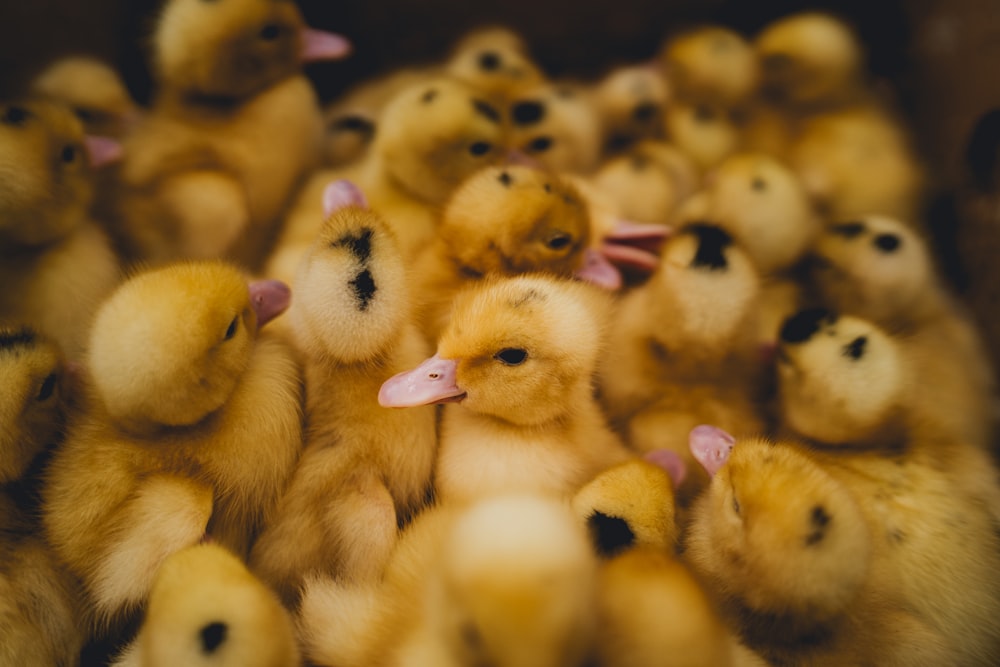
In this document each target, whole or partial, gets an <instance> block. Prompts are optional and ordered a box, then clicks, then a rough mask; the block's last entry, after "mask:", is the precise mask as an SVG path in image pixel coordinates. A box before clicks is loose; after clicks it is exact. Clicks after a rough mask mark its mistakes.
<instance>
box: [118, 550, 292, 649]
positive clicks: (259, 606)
mask: <svg viewBox="0 0 1000 667" xmlns="http://www.w3.org/2000/svg"><path fill="white" fill-rule="evenodd" d="M301 664H302V660H301V657H300V655H299V647H298V645H297V643H296V641H295V634H294V626H293V624H292V619H291V617H290V616H289V614H288V612H287V611H286V610H285V608H284V607H282V606H281V603H280V602H279V601H278V599H277V597H276V596H275V595H274V592H273V591H271V590H270V589H269V588H268V587H267V586H265V585H264V583H263V582H261V581H260V580H259V579H257V578H256V577H255V576H254V575H253V574H251V573H250V571H249V570H247V568H246V566H245V565H244V564H243V563H242V562H241V561H240V559H239V558H237V557H236V556H234V555H233V554H232V553H230V552H229V551H227V550H226V549H225V548H223V547H221V546H219V545H218V544H212V543H206V544H197V545H194V546H190V547H187V548H184V549H181V550H180V551H175V552H174V553H172V554H170V555H169V556H167V558H166V559H165V560H164V561H163V564H162V565H161V566H160V568H159V569H158V570H157V572H156V577H155V578H154V579H153V585H152V588H151V589H150V593H149V604H148V606H147V609H146V616H145V619H143V624H142V628H141V629H140V630H139V634H138V636H137V637H136V639H135V641H134V642H133V643H132V644H131V645H130V646H129V648H128V649H127V650H126V651H125V653H123V654H122V655H120V656H118V658H117V659H116V660H115V661H114V662H113V663H112V667H139V666H140V665H145V666H148V667H167V666H168V665H192V666H194V665H248V666H254V667H256V666H258V665H259V666H260V667H297V666H298V665H301Z"/></svg>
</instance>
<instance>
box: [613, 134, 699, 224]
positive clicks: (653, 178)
mask: <svg viewBox="0 0 1000 667" xmlns="http://www.w3.org/2000/svg"><path fill="white" fill-rule="evenodd" d="M698 180H699V178H698V170H697V167H696V164H695V162H694V161H693V160H692V159H691V158H689V157H688V156H687V155H686V154H685V153H684V152H682V151H681V150H679V149H678V148H676V147H674V146H672V145H670V144H667V143H665V142H662V141H643V142H640V143H639V144H637V145H636V146H634V147H633V148H632V149H631V150H629V151H628V152H627V153H625V154H623V155H621V156H619V157H617V158H613V159H611V160H608V161H607V162H605V163H604V164H603V165H602V166H601V168H600V170H598V172H597V173H596V174H594V183H595V184H596V185H597V187H598V188H600V189H602V190H603V191H604V192H606V193H608V195H609V196H610V197H611V198H613V199H614V200H615V203H616V204H617V205H618V210H619V212H620V214H621V215H622V217H624V218H626V219H628V220H634V221H636V222H649V223H662V222H666V221H667V220H670V219H671V218H672V215H673V213H674V211H675V209H676V208H677V207H678V205H679V204H680V203H681V202H682V201H683V200H685V199H687V197H689V196H690V195H691V194H693V193H694V190H695V188H696V187H697V184H698Z"/></svg>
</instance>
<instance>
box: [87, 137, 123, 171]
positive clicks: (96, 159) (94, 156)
mask: <svg viewBox="0 0 1000 667" xmlns="http://www.w3.org/2000/svg"><path fill="white" fill-rule="evenodd" d="M83 141H84V144H85V145H86V146H87V156H88V157H89V158H90V166H91V167H93V168H94V169H100V168H101V167H106V166H107V165H109V164H113V163H115V162H118V161H119V160H121V159H122V156H123V155H124V151H123V150H122V145H121V143H120V142H119V141H118V140H117V139H112V138H111V137H99V136H96V135H90V134H88V135H87V136H86V137H84V139H83Z"/></svg>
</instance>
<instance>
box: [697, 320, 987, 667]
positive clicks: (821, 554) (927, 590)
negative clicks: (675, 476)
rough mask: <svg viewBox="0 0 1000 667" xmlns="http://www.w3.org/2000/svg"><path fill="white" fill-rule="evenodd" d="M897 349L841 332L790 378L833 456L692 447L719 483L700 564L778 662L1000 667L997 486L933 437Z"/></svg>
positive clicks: (761, 447)
mask: <svg viewBox="0 0 1000 667" xmlns="http://www.w3.org/2000/svg"><path fill="white" fill-rule="evenodd" d="M831 327H836V328H832V329H831ZM859 335H863V336H865V337H859ZM886 341H887V339H883V338H882V337H881V336H877V335H874V330H873V329H872V327H871V326H870V325H867V323H864V322H863V321H859V320H854V321H849V320H847V318H841V319H840V320H838V321H836V322H835V323H834V324H832V325H828V326H827V327H824V328H823V329H819V330H817V331H816V332H815V333H814V335H812V336H810V337H809V338H808V339H807V340H805V341H802V342H800V343H799V345H801V346H803V348H804V349H803V350H802V351H800V352H796V353H795V359H794V360H791V361H789V362H786V363H787V364H788V365H790V366H791V365H794V371H793V373H794V374H789V375H788V376H785V377H783V378H782V380H783V382H785V383H787V389H788V391H789V392H801V393H802V394H808V395H809V398H808V399H805V400H803V401H801V402H800V403H801V404H804V403H805V402H806V401H810V402H811V406H809V410H808V412H807V411H806V410H799V411H798V413H797V417H796V421H795V426H796V428H797V430H798V431H800V432H801V433H802V435H803V436H805V437H807V438H810V439H811V440H813V441H814V442H817V441H818V442H823V443H830V444H831V445H834V446H832V447H826V446H824V447H820V448H816V449H812V448H807V447H804V446H802V445H799V444H797V443H794V442H790V441H789V442H777V443H774V442H770V441H767V440H761V439H754V438H744V439H736V440H735V446H734V439H733V438H732V436H729V435H728V434H726V433H725V432H723V431H721V430H720V429H717V428H714V427H708V426H700V427H698V428H697V429H695V430H693V431H692V433H691V447H692V451H693V452H694V454H695V456H696V457H697V458H698V459H699V460H700V461H701V462H702V463H703V464H704V465H705V467H706V469H707V470H708V472H709V473H710V474H713V473H714V475H715V476H714V479H713V481H712V484H711V486H710V489H709V491H708V493H707V494H706V495H705V496H703V498H702V499H701V500H699V502H698V504H697V506H696V508H695V513H694V519H693V522H692V525H691V528H690V532H689V539H688V542H687V545H688V549H687V552H686V554H687V558H688V559H689V562H690V563H691V564H692V566H693V567H694V568H695V570H696V571H698V572H699V574H700V575H701V576H702V577H703V578H704V580H705V582H706V584H707V585H708V586H709V588H710V590H712V591H713V592H714V594H715V595H716V596H717V597H718V599H719V600H720V602H721V603H722V604H723V609H724V610H725V611H726V613H727V616H728V617H729V619H730V622H732V623H734V625H735V626H736V627H738V628H739V630H740V632H741V634H742V637H743V639H744V640H745V641H746V642H747V644H748V645H749V646H751V647H752V648H755V649H757V650H759V651H760V652H761V653H762V654H764V656H765V657H767V658H768V659H769V660H772V661H774V662H777V663H782V664H784V663H789V662H790V663H795V664H798V663H808V664H817V665H841V664H880V665H881V664H893V665H896V664H898V665H913V664H921V665H924V664H926V665H934V664H960V665H988V664H993V663H995V662H996V659H997V657H998V656H1000V629H998V628H997V625H996V623H994V622H993V621H992V620H987V619H992V618H993V614H994V613H996V610H997V609H998V608H1000V582H998V581H997V580H996V577H995V576H993V573H994V572H995V570H996V568H997V565H998V562H1000V550H998V546H1000V538H998V533H997V530H996V528H997V525H998V520H1000V513H998V510H1000V487H998V485H997V471H996V468H995V466H994V464H993V462H992V460H991V458H990V455H989V454H988V453H986V452H984V451H983V450H982V449H981V448H979V447H976V446H974V445H971V444H969V443H967V442H963V441H961V440H958V439H954V438H948V437H945V438H940V437H938V434H937V433H935V432H933V431H931V430H929V429H927V428H926V426H927V420H926V419H925V415H923V414H921V406H920V404H919V403H914V402H913V401H912V400H911V399H909V398H908V397H907V396H906V395H905V393H903V395H901V385H902V386H903V387H905V386H907V382H908V380H906V379H904V380H903V381H902V382H900V380H899V373H900V372H901V371H904V370H905V369H906V360H905V359H899V358H896V359H894V358H893V354H892V352H891V345H887V344H886ZM838 365H839V366H840V367H841V368H840V369H837V368H836V366H838ZM893 366H898V368H893ZM819 376H822V377H823V381H824V382H825V383H826V385H827V387H828V389H827V391H825V392H823V391H820V390H819V387H818V378H819ZM904 391H905V390H904ZM945 391H947V390H945ZM942 393H943V392H942ZM786 405H787V403H786ZM896 413H902V416H901V417H899V418H896V417H894V414H896ZM894 419H896V420H897V425H896V426H894V425H893V424H891V423H888V422H889V421H890V420H894ZM899 422H901V424H900V423H899ZM893 431H896V432H895V433H894V432H893Z"/></svg>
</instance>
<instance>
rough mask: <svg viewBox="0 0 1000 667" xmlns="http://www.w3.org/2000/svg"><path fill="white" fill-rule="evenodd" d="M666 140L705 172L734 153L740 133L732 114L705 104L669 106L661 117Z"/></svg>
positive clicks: (683, 103)
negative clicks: (662, 117)
mask: <svg viewBox="0 0 1000 667" xmlns="http://www.w3.org/2000/svg"><path fill="white" fill-rule="evenodd" d="M664 123H665V127H666V136H667V139H669V141H670V142H671V143H673V144H674V145H676V146H677V147H678V148H679V149H681V150H682V151H684V153H685V154H686V155H687V156H688V157H689V158H691V159H692V160H693V161H694V163H695V164H696V165H697V166H698V168H699V169H700V170H701V171H702V172H705V171H707V170H709V169H711V168H713V167H716V166H718V165H719V163H721V162H722V161H723V160H725V159H726V158H727V157H729V156H730V155H732V154H733V153H735V152H736V150H737V148H738V147H739V144H740V133H739V129H738V128H737V125H736V122H735V121H734V120H733V117H732V114H731V113H730V112H729V111H728V110H727V109H725V108H724V107H721V106H718V105H712V104H708V103H705V102H700V103H698V104H692V103H690V102H680V101H678V102H675V103H672V104H671V105H670V106H669V107H668V108H667V111H666V114H665V117H664Z"/></svg>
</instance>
